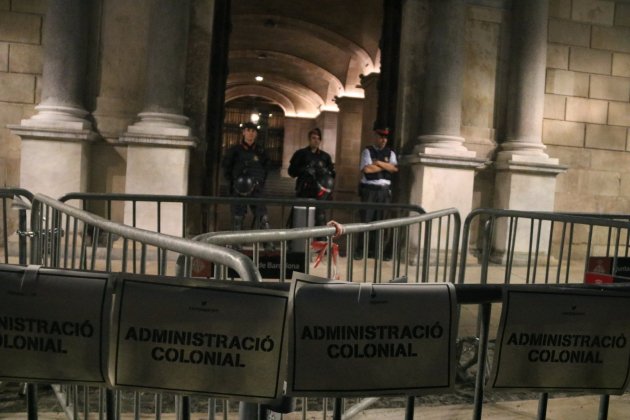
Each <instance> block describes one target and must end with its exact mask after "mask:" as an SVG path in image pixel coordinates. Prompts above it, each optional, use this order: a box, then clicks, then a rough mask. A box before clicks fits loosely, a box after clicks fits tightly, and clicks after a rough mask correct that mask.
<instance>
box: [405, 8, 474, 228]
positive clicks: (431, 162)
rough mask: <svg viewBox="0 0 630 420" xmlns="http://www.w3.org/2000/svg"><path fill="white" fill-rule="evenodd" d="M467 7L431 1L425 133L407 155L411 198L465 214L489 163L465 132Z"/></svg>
mask: <svg viewBox="0 0 630 420" xmlns="http://www.w3.org/2000/svg"><path fill="white" fill-rule="evenodd" d="M465 6H466V5H465V2H464V0H432V1H431V3H430V7H431V14H432V15H431V18H430V22H431V23H432V26H431V28H430V31H429V36H428V49H427V50H428V58H427V65H426V72H425V80H424V86H423V92H422V93H423V104H422V113H421V115H418V117H421V129H420V136H418V138H417V141H416V144H415V147H413V152H412V153H411V154H409V155H406V156H403V157H402V158H401V164H402V165H405V166H409V167H408V168H406V169H405V173H408V175H409V178H410V194H409V197H410V202H412V203H415V204H419V205H421V206H422V207H423V208H424V209H425V210H427V211H435V210H440V209H444V208H449V207H454V208H456V209H458V210H459V212H460V214H461V215H462V218H464V217H466V215H467V214H468V213H469V212H470V210H471V207H472V195H473V181H474V174H475V168H478V167H480V166H482V165H483V164H484V161H483V160H481V159H477V158H476V157H475V156H476V154H475V152H472V151H469V150H468V149H467V148H466V147H465V146H464V138H463V137H462V136H461V133H460V130H461V107H462V104H461V100H462V83H463V81H462V75H463V70H464V68H463V59H464V57H463V47H464V38H463V35H464V25H465V18H466V10H465ZM403 22H405V23H406V24H409V21H408V20H403ZM403 33H404V28H403ZM407 65H409V63H408V62H407Z"/></svg>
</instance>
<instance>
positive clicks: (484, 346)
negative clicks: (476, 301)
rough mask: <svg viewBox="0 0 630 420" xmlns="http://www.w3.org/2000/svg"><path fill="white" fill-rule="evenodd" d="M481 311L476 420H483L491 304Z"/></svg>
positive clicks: (483, 307)
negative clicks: (484, 382)
mask: <svg viewBox="0 0 630 420" xmlns="http://www.w3.org/2000/svg"><path fill="white" fill-rule="evenodd" d="M479 306H480V309H481V323H480V329H479V352H478V353H477V355H478V356H477V357H478V359H477V360H478V362H477V363H478V364H477V377H476V379H475V411H474V413H473V419H474V420H481V411H482V406H483V385H484V384H483V381H484V374H485V372H486V357H487V354H488V336H489V331H488V330H489V328H490V313H491V310H492V306H491V304H490V303H484V304H482V305H479Z"/></svg>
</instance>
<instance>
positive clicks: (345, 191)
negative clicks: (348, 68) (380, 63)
mask: <svg viewBox="0 0 630 420" xmlns="http://www.w3.org/2000/svg"><path fill="white" fill-rule="evenodd" d="M335 101H336V102H337V106H339V115H338V117H337V118H338V120H337V153H336V156H337V159H336V162H335V169H336V172H337V177H336V179H335V199H336V200H340V201H356V200H357V199H358V192H357V190H358V186H359V181H360V179H361V178H360V172H359V161H360V158H361V126H362V124H363V99H361V98H353V97H348V96H346V97H338V98H336V99H335Z"/></svg>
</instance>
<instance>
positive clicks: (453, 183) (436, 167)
mask: <svg viewBox="0 0 630 420" xmlns="http://www.w3.org/2000/svg"><path fill="white" fill-rule="evenodd" d="M424 150H425V153H416V154H413V155H407V156H403V157H401V159H400V161H401V164H402V165H408V166H411V177H412V180H411V187H410V201H411V203H413V204H418V205H420V206H422V207H423V208H424V209H425V210H427V211H436V210H442V209H446V208H451V207H454V208H456V209H457V210H459V212H460V214H461V215H462V218H464V217H466V215H467V214H468V213H470V210H471V208H472V194H473V181H474V175H475V170H476V169H479V168H482V167H483V166H485V165H486V163H487V162H486V160H485V159H480V158H476V157H475V156H476V153H475V152H472V151H469V150H467V149H465V150H463V151H458V150H453V149H442V148H424Z"/></svg>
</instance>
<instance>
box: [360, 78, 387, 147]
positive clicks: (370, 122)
mask: <svg viewBox="0 0 630 420" xmlns="http://www.w3.org/2000/svg"><path fill="white" fill-rule="evenodd" d="M379 76H380V75H379V74H378V73H370V74H368V75H366V76H363V75H362V76H361V87H362V88H363V92H364V99H363V124H362V125H361V150H363V149H364V148H365V147H367V146H369V145H371V144H372V131H373V130H374V123H375V122H376V119H377V113H378V101H379V93H378V81H379ZM391 128H393V127H390V129H391ZM390 142H391V140H390ZM391 146H392V144H390V147H391Z"/></svg>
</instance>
